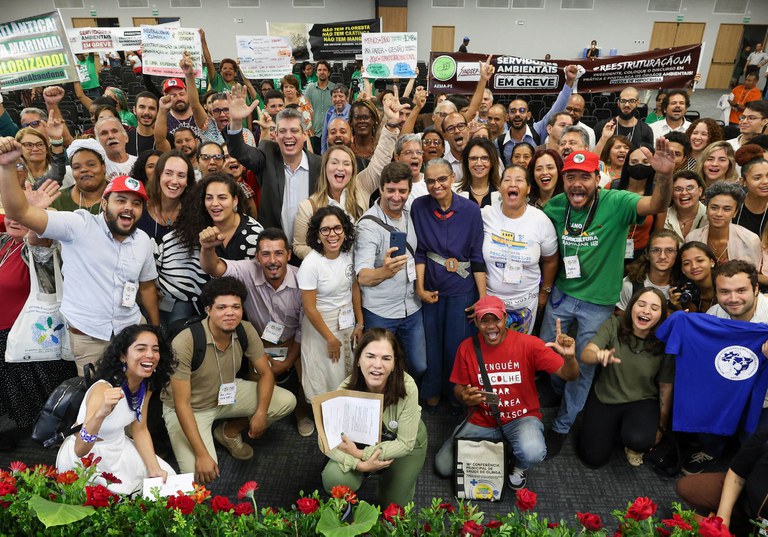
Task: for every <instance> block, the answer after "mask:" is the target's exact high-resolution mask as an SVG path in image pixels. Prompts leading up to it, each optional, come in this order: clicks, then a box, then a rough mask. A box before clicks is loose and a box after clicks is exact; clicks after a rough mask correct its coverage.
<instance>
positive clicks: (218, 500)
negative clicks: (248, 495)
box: [211, 496, 235, 513]
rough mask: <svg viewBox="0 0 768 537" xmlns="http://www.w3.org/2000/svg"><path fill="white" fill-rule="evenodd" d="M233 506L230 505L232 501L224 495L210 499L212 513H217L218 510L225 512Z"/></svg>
mask: <svg viewBox="0 0 768 537" xmlns="http://www.w3.org/2000/svg"><path fill="white" fill-rule="evenodd" d="M234 508H235V506H234V505H232V502H230V501H229V498H227V497H226V496H214V497H213V500H211V509H212V510H213V512H214V513H218V512H219V511H224V512H225V513H226V512H227V511H229V510H231V509H234Z"/></svg>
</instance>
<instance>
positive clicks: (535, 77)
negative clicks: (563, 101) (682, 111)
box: [428, 44, 701, 94]
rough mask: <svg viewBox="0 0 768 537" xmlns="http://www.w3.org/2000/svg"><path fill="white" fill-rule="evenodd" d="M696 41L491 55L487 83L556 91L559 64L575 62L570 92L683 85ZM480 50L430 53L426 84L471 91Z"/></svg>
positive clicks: (508, 89)
mask: <svg viewBox="0 0 768 537" xmlns="http://www.w3.org/2000/svg"><path fill="white" fill-rule="evenodd" d="M700 55H701V45H700V44H699V45H688V46H684V47H675V48H666V49H658V50H654V51H648V52H638V53H637V54H627V55H624V56H609V57H606V58H598V59H596V60H589V61H587V60H583V59H580V60H531V59H527V58H520V57H517V56H508V55H498V56H497V55H494V56H493V58H492V59H491V64H492V65H493V66H494V67H495V68H496V71H495V73H494V75H493V77H492V78H491V80H490V82H489V88H490V89H491V91H493V92H494V93H498V94H519V93H558V92H559V91H560V89H561V88H562V87H563V84H564V83H565V74H564V72H563V67H565V66H566V65H573V64H575V65H579V66H580V67H581V69H580V71H583V73H582V74H581V76H580V77H579V78H578V79H577V80H576V82H575V84H574V92H576V91H578V92H580V93H591V92H600V93H602V92H616V91H621V90H622V89H624V88H625V87H627V86H633V87H635V88H637V89H659V88H683V87H686V86H687V85H688V84H689V83H690V82H692V81H693V79H694V77H695V76H696V71H697V69H698V66H699V56H700ZM486 59H487V55H484V54H462V53H453V52H431V53H430V61H429V65H430V69H429V82H428V87H429V91H430V92H437V93H465V94H466V93H472V92H473V91H474V89H475V85H476V84H477V81H478V80H479V79H480V64H479V62H483V61H485V60H486Z"/></svg>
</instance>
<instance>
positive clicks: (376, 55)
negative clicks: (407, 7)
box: [363, 32, 418, 78]
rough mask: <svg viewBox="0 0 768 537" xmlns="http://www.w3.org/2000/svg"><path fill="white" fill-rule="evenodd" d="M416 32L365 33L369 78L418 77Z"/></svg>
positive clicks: (365, 53)
mask: <svg viewBox="0 0 768 537" xmlns="http://www.w3.org/2000/svg"><path fill="white" fill-rule="evenodd" d="M417 45H418V42H417V35H416V32H384V33H376V34H363V69H364V72H365V76H366V77H367V78H416V60H417V58H416V56H417V48H418V46H417Z"/></svg>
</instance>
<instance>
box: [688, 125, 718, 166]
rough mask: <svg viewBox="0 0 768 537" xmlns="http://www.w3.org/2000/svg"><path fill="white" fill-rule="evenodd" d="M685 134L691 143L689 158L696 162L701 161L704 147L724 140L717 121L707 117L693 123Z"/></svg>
mask: <svg viewBox="0 0 768 537" xmlns="http://www.w3.org/2000/svg"><path fill="white" fill-rule="evenodd" d="M685 134H686V135H687V136H688V139H689V140H690V141H691V158H692V159H694V160H695V161H696V162H699V161H700V160H701V152H702V151H704V148H705V147H707V146H708V145H709V144H711V143H714V142H721V141H722V140H723V139H724V138H725V136H724V134H723V128H722V127H721V126H720V125H719V124H718V123H717V121H715V120H714V119H711V118H708V117H705V118H701V119H697V120H696V121H693V122H692V123H691V125H690V126H689V127H688V130H687V131H685Z"/></svg>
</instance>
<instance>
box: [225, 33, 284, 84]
mask: <svg viewBox="0 0 768 537" xmlns="http://www.w3.org/2000/svg"><path fill="white" fill-rule="evenodd" d="M235 39H236V41H237V57H238V58H240V70H241V71H242V72H243V74H244V75H245V76H246V77H247V78H252V79H253V78H282V77H283V76H284V75H289V74H291V73H292V72H293V65H291V46H290V45H289V44H288V38H286V37H279V36H259V35H253V36H251V35H238V36H236V38H235Z"/></svg>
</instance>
